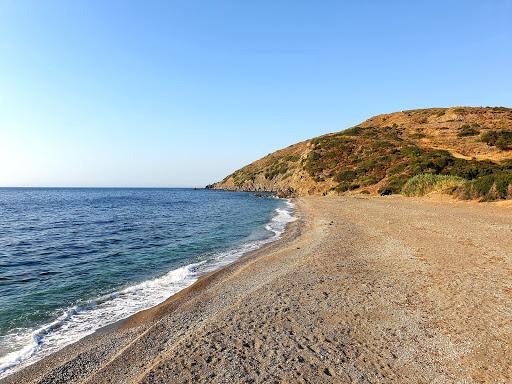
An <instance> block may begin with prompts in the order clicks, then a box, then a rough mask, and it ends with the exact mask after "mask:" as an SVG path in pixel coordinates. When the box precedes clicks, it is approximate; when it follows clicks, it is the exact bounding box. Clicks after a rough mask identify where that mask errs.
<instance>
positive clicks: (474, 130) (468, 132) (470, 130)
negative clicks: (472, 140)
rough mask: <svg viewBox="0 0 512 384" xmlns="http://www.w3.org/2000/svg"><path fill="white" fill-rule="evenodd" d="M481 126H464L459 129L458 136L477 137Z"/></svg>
mask: <svg viewBox="0 0 512 384" xmlns="http://www.w3.org/2000/svg"><path fill="white" fill-rule="evenodd" d="M479 128H480V125H478V124H471V125H469V124H464V125H463V126H462V127H460V129H459V133H457V136H459V137H466V136H476V135H478V134H480V129H479Z"/></svg>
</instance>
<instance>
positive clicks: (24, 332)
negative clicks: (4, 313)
mask: <svg viewBox="0 0 512 384" xmlns="http://www.w3.org/2000/svg"><path fill="white" fill-rule="evenodd" d="M275 212H276V214H275V215H274V216H273V217H272V220H271V221H270V223H268V224H267V225H266V226H265V229H267V230H268V231H270V232H273V234H274V235H273V236H271V237H269V238H266V239H262V240H252V241H248V242H246V243H243V244H241V245H240V246H238V247H237V248H233V249H230V250H227V251H223V252H219V253H217V254H215V255H213V257H211V258H209V259H207V260H203V261H201V262H198V263H193V264H188V265H185V266H182V267H180V268H177V269H174V270H172V271H170V272H168V273H166V274H165V275H163V276H160V277H157V278H155V279H151V280H147V281H144V282H142V283H139V284H136V285H133V286H129V287H127V288H125V289H122V290H120V291H117V292H114V293H111V294H108V295H104V296H101V297H99V298H97V299H95V300H93V301H90V302H89V303H87V305H84V306H75V307H72V308H68V309H67V310H66V311H65V312H64V313H62V314H61V315H60V316H59V317H58V318H57V319H56V320H54V321H53V322H51V323H49V324H46V325H44V326H42V327H40V328H38V329H17V330H15V331H14V332H13V333H10V334H8V335H5V336H0V345H9V346H15V348H16V349H15V350H14V351H13V352H10V353H8V354H6V355H4V356H2V357H0V378H1V377H4V376H6V375H9V374H11V373H13V372H15V371H16V370H18V369H20V368H22V367H25V366H27V365H30V364H32V363H34V362H36V361H38V360H40V359H41V358H43V357H45V356H48V355H49V354H51V353H53V352H56V351H58V350H59V349H62V348H63V347H65V346H66V345H69V344H72V343H74V342H76V341H78V340H80V339H82V338H84V337H85V336H87V335H90V334H92V333H94V332H95V331H97V330H98V329H99V328H102V327H105V326H107V325H109V324H113V323H115V322H117V321H119V320H122V319H126V318H127V317H129V316H131V315H133V314H135V313H137V312H139V311H141V310H144V309H147V308H150V307H153V306H155V305H157V304H159V303H161V302H163V301H165V300H166V299H167V298H169V297H170V296H172V295H174V294H175V293H177V292H178V291H181V290H182V289H184V288H186V287H188V286H190V285H192V284H193V283H194V282H195V281H196V280H197V279H198V278H199V277H200V276H202V275H204V274H206V273H208V272H211V271H214V270H217V269H219V268H221V267H223V266H225V265H227V264H230V263H232V262H233V261H235V260H237V259H238V258H240V257H241V256H242V255H244V254H246V253H248V252H251V251H253V250H256V249H258V248H260V247H261V246H263V245H264V244H267V243H270V242H272V241H275V240H277V239H278V238H280V236H281V235H282V233H283V232H284V230H285V229H286V225H287V224H288V223H290V222H292V221H294V220H295V217H294V216H293V204H292V203H291V202H290V201H289V200H287V201H286V202H285V208H277V209H276V210H275ZM10 349H12V348H10ZM0 352H1V351H0Z"/></svg>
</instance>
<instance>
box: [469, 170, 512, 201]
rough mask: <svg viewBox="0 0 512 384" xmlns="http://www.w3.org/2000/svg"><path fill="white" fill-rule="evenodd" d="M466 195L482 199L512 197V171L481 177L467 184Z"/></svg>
mask: <svg viewBox="0 0 512 384" xmlns="http://www.w3.org/2000/svg"><path fill="white" fill-rule="evenodd" d="M464 197H465V198H466V199H480V200H481V201H492V200H499V199H509V198H511V197H512V173H500V174H493V175H486V176H482V177H479V178H478V179H475V180H473V181H472V182H471V183H468V184H467V185H466V186H465V189H464Z"/></svg>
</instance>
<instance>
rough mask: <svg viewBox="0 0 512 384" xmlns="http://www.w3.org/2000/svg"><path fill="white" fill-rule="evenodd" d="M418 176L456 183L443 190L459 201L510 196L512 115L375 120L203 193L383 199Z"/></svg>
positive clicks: (465, 110)
mask: <svg viewBox="0 0 512 384" xmlns="http://www.w3.org/2000/svg"><path fill="white" fill-rule="evenodd" d="M423 174H429V177H430V175H435V176H436V175H443V180H445V181H446V177H454V178H455V179H454V180H456V181H457V182H455V183H452V184H450V183H449V184H450V185H455V184H456V185H458V187H457V188H455V187H453V188H452V189H453V190H452V191H451V192H453V193H455V192H457V193H459V194H461V196H463V197H466V198H473V197H476V198H488V199H492V198H510V197H512V181H511V182H510V183H509V180H512V178H511V177H512V109H510V108H503V107H487V108H475V107H454V108H431V109H418V110H410V111H402V112H395V113H391V114H386V115H379V116H375V117H372V118H371V119H369V120H366V121H365V122H363V123H361V124H359V125H357V126H355V127H352V128H349V129H346V130H344V131H341V132H337V133H332V134H328V135H324V136H320V137H317V138H314V139H310V140H307V141H303V142H300V143H297V144H294V145H291V146H289V147H287V148H284V149H281V150H279V151H276V152H274V153H272V154H270V155H268V156H265V157H264V158H262V159H260V160H257V161H255V162H254V163H251V164H249V165H247V166H245V167H243V168H241V169H239V170H237V171H236V172H234V173H233V174H231V175H229V176H227V177H226V178H225V179H224V180H222V181H220V182H218V183H215V184H212V185H209V186H208V188H213V189H226V190H235V191H271V192H276V193H278V194H281V195H311V194H330V193H372V194H376V193H381V194H389V193H400V192H402V190H403V187H404V185H405V184H406V183H407V182H408V181H410V180H411V179H412V178H414V177H415V176H416V179H414V180H416V181H417V179H418V176H419V175H423ZM429 180H430V182H432V180H435V178H434V179H432V177H430V178H429ZM422 182H423V181H422ZM414 185H416V184H414ZM408 187H411V185H408ZM408 190H410V188H409V189H408Z"/></svg>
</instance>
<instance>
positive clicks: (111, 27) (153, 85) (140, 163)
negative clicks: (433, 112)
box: [0, 0, 512, 187]
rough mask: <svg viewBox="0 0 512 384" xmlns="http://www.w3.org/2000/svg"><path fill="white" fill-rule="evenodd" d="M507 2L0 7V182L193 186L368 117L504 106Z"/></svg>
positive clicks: (508, 96) (17, 0)
mask: <svg viewBox="0 0 512 384" xmlns="http://www.w3.org/2000/svg"><path fill="white" fill-rule="evenodd" d="M511 20H512V0H495V1H465V0H460V1H450V0H445V1H428V2H420V1H415V2H413V1H391V0H390V1H377V0H375V1H364V0H363V1H321V2H319V1H300V0H293V1H284V0H272V1H238V0H233V1H213V0H212V1H205V0H203V1H194V0H185V1H171V0H169V1H156V0H153V1H142V0H140V1H127V0H122V1H121V0H110V1H99V0H98V1H94V0H88V1H81V0H73V1H68V0H62V1H55V0H42V1H41V0H0V186H35V187H37V186H50V187H56V186H69V187H99V186H104V187H200V186H204V185H206V184H208V183H211V182H214V181H217V180H219V179H222V178H223V177H224V176H226V175H227V174H229V173H231V172H233V171H234V170H236V169H238V168H240V167H241V166H243V165H245V164H247V163H250V162H252V161H253V160H256V159H258V158H260V157H262V156H264V155H266V154H268V153H270V152H273V151H275V150H277V149H279V148H282V147H285V146H288V145H290V144H293V143H295V142H298V141H301V140H304V139H307V138H311V137H315V136H318V135H321V134H324V133H328V132H334V131H339V130H342V129H345V128H347V127H350V126H353V125H355V124H357V123H359V122H361V121H363V120H365V119H367V118H369V117H371V116H373V115H376V114H380V113H390V112H394V111H400V110H404V109H413V108H425V107H445V106H455V105H471V106H509V107H510V106H512V45H511V44H512V22H511Z"/></svg>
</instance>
